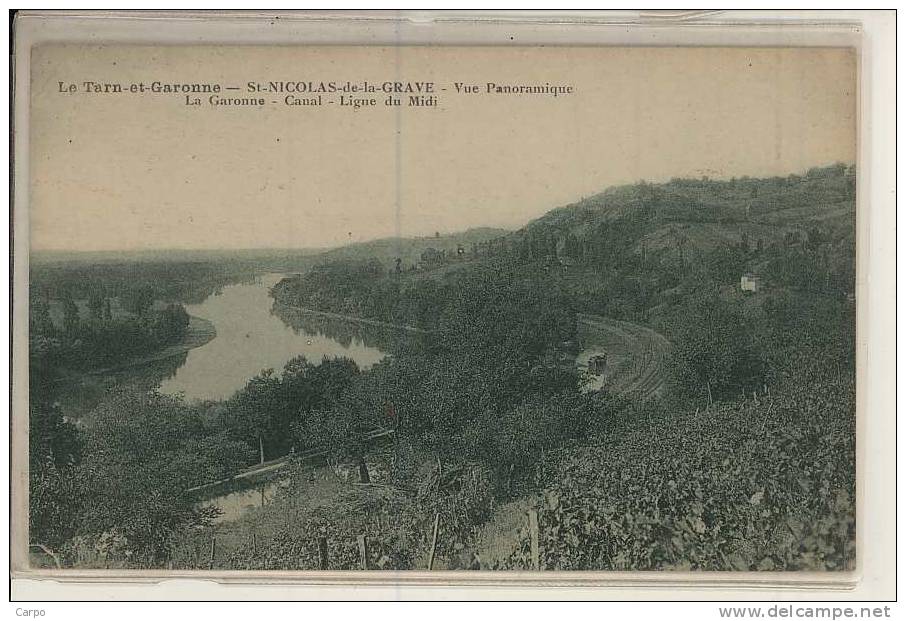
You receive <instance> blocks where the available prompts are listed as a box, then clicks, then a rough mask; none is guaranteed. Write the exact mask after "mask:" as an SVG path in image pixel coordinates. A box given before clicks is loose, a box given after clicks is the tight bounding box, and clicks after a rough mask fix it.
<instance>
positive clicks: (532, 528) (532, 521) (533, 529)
mask: <svg viewBox="0 0 906 621" xmlns="http://www.w3.org/2000/svg"><path fill="white" fill-rule="evenodd" d="M528 522H529V532H530V533H531V537H532V569H534V570H535V571H540V570H541V558H540V556H541V554H540V550H539V545H538V512H537V511H535V510H534V509H533V510H531V511H529V514H528Z"/></svg>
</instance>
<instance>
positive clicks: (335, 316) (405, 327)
mask: <svg viewBox="0 0 906 621" xmlns="http://www.w3.org/2000/svg"><path fill="white" fill-rule="evenodd" d="M276 304H277V305H278V306H282V307H284V308H289V309H292V310H294V311H298V312H300V313H305V314H307V315H315V316H319V317H327V318H329V319H339V320H340V321H348V322H350V323H360V324H364V325H367V326H375V327H378V328H392V329H394V330H404V331H406V332H413V333H416V334H433V331H432V330H425V329H424V328H417V327H415V326H409V325H406V324H398V323H390V322H387V321H380V320H377V319H367V318H365V317H356V316H355V315H343V314H341V313H331V312H328V311H318V310H314V309H311V308H305V307H304V306H294V305H292V304H284V303H283V302H280V301H277V302H276Z"/></svg>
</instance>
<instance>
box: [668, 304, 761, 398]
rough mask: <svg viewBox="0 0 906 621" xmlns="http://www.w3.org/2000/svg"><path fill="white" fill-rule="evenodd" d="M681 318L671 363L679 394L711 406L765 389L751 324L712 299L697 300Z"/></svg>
mask: <svg viewBox="0 0 906 621" xmlns="http://www.w3.org/2000/svg"><path fill="white" fill-rule="evenodd" d="M681 316H682V318H683V322H682V323H681V325H680V326H679V328H678V329H677V330H674V331H673V334H674V343H673V350H672V352H671V363H670V366H671V371H672V375H673V381H674V385H675V387H676V388H677V389H679V391H680V392H681V393H685V394H688V395H690V396H693V397H698V398H701V397H706V398H707V400H708V403H712V402H713V401H715V400H719V399H723V398H725V397H733V396H736V395H738V394H739V392H740V391H741V390H745V389H747V388H750V387H752V386H758V385H760V384H761V379H762V378H763V368H762V367H763V365H762V362H761V360H760V358H759V356H758V354H757V352H756V349H755V347H754V346H753V344H752V338H751V336H750V332H749V331H751V330H754V329H756V328H755V326H754V325H753V323H752V322H746V321H745V318H744V317H743V316H742V315H740V314H739V313H737V312H735V311H734V310H732V309H731V308H730V306H729V304H727V303H726V302H724V301H722V300H721V299H720V298H719V297H717V295H709V294H703V295H702V294H699V296H697V297H695V298H693V299H692V300H691V301H690V302H689V303H688V304H687V306H686V309H685V311H684V312H683V313H681Z"/></svg>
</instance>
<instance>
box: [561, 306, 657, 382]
mask: <svg viewBox="0 0 906 621" xmlns="http://www.w3.org/2000/svg"><path fill="white" fill-rule="evenodd" d="M578 332H579V342H580V344H581V347H582V351H581V352H580V353H579V355H578V356H577V358H576V364H578V365H579V368H581V369H583V370H584V369H587V368H588V361H589V359H590V358H591V357H592V356H595V355H598V354H607V368H606V371H605V372H604V374H603V375H598V376H592V381H591V383H590V384H589V385H588V387H587V389H588V390H597V389H600V388H603V387H605V386H606V387H608V388H609V389H610V390H612V391H614V392H619V393H623V394H634V395H638V396H640V397H641V398H642V399H649V398H651V397H654V396H657V395H659V394H661V392H663V390H664V385H665V381H664V374H663V368H662V367H663V362H664V357H665V356H666V354H667V350H668V348H669V347H670V342H669V341H668V340H667V339H666V338H664V336H663V335H661V334H659V333H657V332H655V331H654V330H652V329H651V328H646V327H645V326H640V325H638V324H634V323H630V322H628V321H618V320H616V319H608V318H607V317H600V316H598V315H586V314H580V315H579V316H578Z"/></svg>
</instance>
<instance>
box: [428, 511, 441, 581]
mask: <svg viewBox="0 0 906 621" xmlns="http://www.w3.org/2000/svg"><path fill="white" fill-rule="evenodd" d="M439 527H440V513H435V514H434V533H433V534H432V535H431V550H429V552H428V571H431V570H432V569H434V554H435V552H436V551H437V529H438V528H439Z"/></svg>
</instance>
